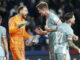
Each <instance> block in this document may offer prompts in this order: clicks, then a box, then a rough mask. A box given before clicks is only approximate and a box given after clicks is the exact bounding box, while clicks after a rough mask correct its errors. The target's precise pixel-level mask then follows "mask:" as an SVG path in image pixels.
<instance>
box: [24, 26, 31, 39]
mask: <svg viewBox="0 0 80 60" xmlns="http://www.w3.org/2000/svg"><path fill="white" fill-rule="evenodd" d="M23 35H24V38H26V39H28V38H29V37H30V35H29V34H28V33H27V32H26V30H25V27H24V34H23Z"/></svg>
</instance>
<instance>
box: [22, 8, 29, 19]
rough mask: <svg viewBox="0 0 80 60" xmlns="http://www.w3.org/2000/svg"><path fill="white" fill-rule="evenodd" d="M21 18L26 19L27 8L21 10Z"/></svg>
mask: <svg viewBox="0 0 80 60" xmlns="http://www.w3.org/2000/svg"><path fill="white" fill-rule="evenodd" d="M21 12H22V16H23V18H24V19H26V17H27V14H28V10H27V8H26V7H24V8H23V9H22V11H21Z"/></svg>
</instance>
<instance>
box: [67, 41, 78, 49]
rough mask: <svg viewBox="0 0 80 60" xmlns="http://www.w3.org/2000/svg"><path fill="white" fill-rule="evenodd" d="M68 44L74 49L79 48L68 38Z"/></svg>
mask: <svg viewBox="0 0 80 60" xmlns="http://www.w3.org/2000/svg"><path fill="white" fill-rule="evenodd" d="M68 44H69V45H70V46H71V47H73V48H74V49H76V50H79V47H77V46H76V45H75V44H74V43H73V42H72V41H70V40H68Z"/></svg>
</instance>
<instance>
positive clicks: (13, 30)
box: [8, 19, 18, 33]
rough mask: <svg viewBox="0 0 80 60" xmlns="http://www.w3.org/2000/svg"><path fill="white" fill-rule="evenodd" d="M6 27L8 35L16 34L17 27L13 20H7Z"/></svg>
mask: <svg viewBox="0 0 80 60" xmlns="http://www.w3.org/2000/svg"><path fill="white" fill-rule="evenodd" d="M8 26H9V33H16V32H17V30H18V27H17V24H16V22H15V21H14V20H13V19H10V20H9V23H8Z"/></svg>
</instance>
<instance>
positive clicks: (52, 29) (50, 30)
mask: <svg viewBox="0 0 80 60" xmlns="http://www.w3.org/2000/svg"><path fill="white" fill-rule="evenodd" d="M55 27H56V26H54V27H51V28H50V27H48V26H47V25H46V26H45V30H46V31H48V32H54V31H55V30H56V28H55Z"/></svg>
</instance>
